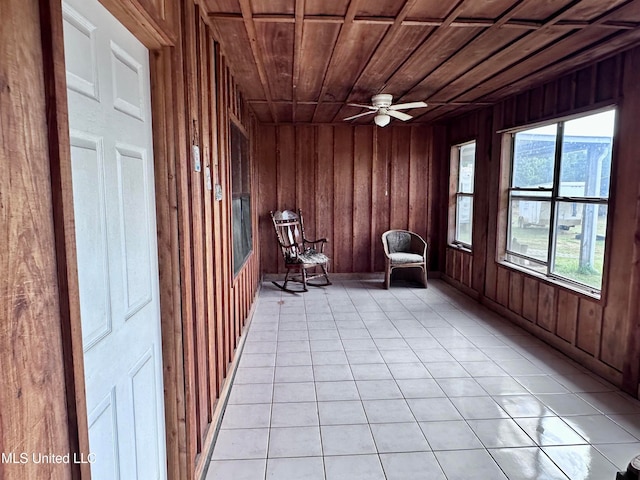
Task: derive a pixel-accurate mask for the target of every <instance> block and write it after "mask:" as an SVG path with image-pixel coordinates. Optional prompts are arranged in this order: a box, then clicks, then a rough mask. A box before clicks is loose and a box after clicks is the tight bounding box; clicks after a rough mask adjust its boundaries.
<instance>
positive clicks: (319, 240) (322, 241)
mask: <svg viewBox="0 0 640 480" xmlns="http://www.w3.org/2000/svg"><path fill="white" fill-rule="evenodd" d="M328 241H329V240H327V239H326V238H320V239H318V240H307V239H306V238H305V239H304V243H327V242H328Z"/></svg>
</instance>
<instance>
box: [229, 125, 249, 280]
mask: <svg viewBox="0 0 640 480" xmlns="http://www.w3.org/2000/svg"><path fill="white" fill-rule="evenodd" d="M231 193H232V201H231V204H232V205H231V208H232V217H233V273H234V275H235V274H237V273H238V272H239V271H240V268H241V267H242V265H243V264H244V262H245V260H246V259H247V257H248V256H249V253H251V248H252V246H253V232H252V230H251V173H250V163H249V141H248V140H247V137H246V135H245V134H244V132H243V131H242V130H240V128H238V127H237V126H236V125H235V124H234V123H233V122H231Z"/></svg>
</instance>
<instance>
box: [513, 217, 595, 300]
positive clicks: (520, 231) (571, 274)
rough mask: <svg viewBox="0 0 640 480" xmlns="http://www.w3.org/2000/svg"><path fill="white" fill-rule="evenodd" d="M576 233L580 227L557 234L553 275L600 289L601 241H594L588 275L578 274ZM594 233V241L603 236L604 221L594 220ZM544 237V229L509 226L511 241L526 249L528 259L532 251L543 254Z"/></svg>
mask: <svg viewBox="0 0 640 480" xmlns="http://www.w3.org/2000/svg"><path fill="white" fill-rule="evenodd" d="M580 232H581V227H580V225H577V226H575V227H572V228H571V229H569V230H558V235H557V240H556V259H555V268H554V270H553V273H554V274H556V275H559V276H561V277H564V278H567V279H570V280H573V281H575V282H579V283H582V284H584V285H588V286H589V287H593V288H596V289H600V288H601V286H602V285H601V284H602V271H603V263H604V243H605V242H604V240H597V241H596V248H595V258H594V265H593V266H592V267H593V268H592V270H591V271H590V272H589V271H580V268H579V266H578V257H579V254H580V240H579V239H577V238H576V235H579V234H580ZM597 232H598V237H599V238H602V239H603V238H604V236H605V233H606V217H604V216H602V217H598V226H597ZM548 234H549V233H548V229H546V228H540V227H527V228H520V227H517V226H513V227H512V229H511V237H512V238H513V237H515V238H517V240H518V242H519V243H520V244H523V245H527V252H528V254H529V255H531V256H534V255H532V254H533V252H534V251H540V252H543V251H544V252H546V251H547V243H548Z"/></svg>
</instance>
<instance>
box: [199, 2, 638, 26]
mask: <svg viewBox="0 0 640 480" xmlns="http://www.w3.org/2000/svg"><path fill="white" fill-rule="evenodd" d="M623 5H624V4H623ZM401 13H402V12H401ZM399 16H400V14H398V16H396V17H364V16H362V17H354V18H353V23H354V24H358V23H360V24H370V25H392V26H393V25H395V24H397V23H398V18H399ZM208 17H209V18H210V19H212V20H214V21H215V20H235V21H238V22H244V17H243V16H242V14H240V13H210V14H209V15H208ZM251 18H252V19H253V21H254V22H255V23H261V22H265V23H293V24H295V23H297V22H299V21H302V22H304V23H327V24H329V23H331V24H337V23H340V24H343V23H344V22H345V18H344V17H341V16H328V15H303V18H302V19H301V20H299V19H298V16H297V15H295V14H294V15H289V14H254V15H253V16H252V17H251ZM498 22H499V20H493V19H490V18H463V17H460V18H456V19H455V20H454V21H453V22H451V23H450V24H449V25H448V26H449V27H452V28H483V27H485V28H490V27H493V26H494V25H496V24H497V23H498ZM444 23H445V19H442V18H412V19H406V18H403V20H402V21H401V22H400V24H401V25H402V26H403V27H440V26H442V25H443V24H444ZM501 26H502V27H504V28H519V29H523V30H539V29H541V28H549V27H547V26H546V25H545V23H544V22H541V21H538V20H527V19H518V20H514V19H511V20H508V21H507V22H504V23H502V24H501ZM550 27H555V28H566V29H572V30H573V29H575V30H578V29H582V28H587V27H601V28H610V29H618V30H633V29H634V28H638V27H640V22H629V21H620V20H606V21H591V22H590V21H579V20H561V21H558V22H556V23H554V24H553V25H551V26H550Z"/></svg>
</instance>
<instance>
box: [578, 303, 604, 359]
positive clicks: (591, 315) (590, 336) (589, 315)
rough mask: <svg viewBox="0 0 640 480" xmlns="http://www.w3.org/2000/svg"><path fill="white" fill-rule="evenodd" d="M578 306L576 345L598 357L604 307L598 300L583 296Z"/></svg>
mask: <svg viewBox="0 0 640 480" xmlns="http://www.w3.org/2000/svg"><path fill="white" fill-rule="evenodd" d="M578 308H579V309H578V333H577V339H576V345H577V346H578V348H580V349H582V350H584V351H585V352H587V353H590V354H591V355H593V356H594V357H596V358H597V357H598V356H599V354H600V335H601V333H602V307H601V306H600V305H598V304H597V303H596V302H592V301H590V300H585V299H584V298H581V299H580V302H579V307H578Z"/></svg>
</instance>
